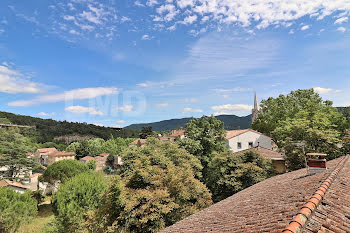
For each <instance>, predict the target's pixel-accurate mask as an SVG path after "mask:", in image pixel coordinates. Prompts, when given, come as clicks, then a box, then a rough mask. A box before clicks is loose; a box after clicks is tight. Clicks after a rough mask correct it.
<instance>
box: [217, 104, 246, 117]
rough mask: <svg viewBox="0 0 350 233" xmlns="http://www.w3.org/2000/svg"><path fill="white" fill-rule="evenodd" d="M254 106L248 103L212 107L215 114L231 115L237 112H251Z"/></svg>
mask: <svg viewBox="0 0 350 233" xmlns="http://www.w3.org/2000/svg"><path fill="white" fill-rule="evenodd" d="M252 108H253V106H250V105H246V104H224V105H217V106H213V107H211V109H212V110H214V111H215V112H214V115H216V116H217V115H230V114H234V113H237V112H241V113H242V112H249V111H251V110H252Z"/></svg>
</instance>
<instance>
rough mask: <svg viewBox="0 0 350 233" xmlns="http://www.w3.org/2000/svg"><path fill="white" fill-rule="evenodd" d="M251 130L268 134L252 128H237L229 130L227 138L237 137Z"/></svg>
mask: <svg viewBox="0 0 350 233" xmlns="http://www.w3.org/2000/svg"><path fill="white" fill-rule="evenodd" d="M249 131H250V132H254V133H257V134H261V135H264V136H266V135H265V134H263V133H260V132H258V131H255V130H252V129H235V130H227V131H226V137H225V138H226V139H227V140H228V139H231V138H234V137H237V136H239V135H241V134H244V133H246V132H249ZM266 137H268V136H266Z"/></svg>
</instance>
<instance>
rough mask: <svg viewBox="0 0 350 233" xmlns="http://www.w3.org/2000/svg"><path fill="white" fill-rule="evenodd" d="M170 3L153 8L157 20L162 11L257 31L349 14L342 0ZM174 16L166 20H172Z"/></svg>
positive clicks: (188, 0)
mask: <svg viewBox="0 0 350 233" xmlns="http://www.w3.org/2000/svg"><path fill="white" fill-rule="evenodd" d="M173 2H174V4H169V2H166V3H164V4H163V5H161V6H160V7H159V8H158V9H157V13H158V14H159V16H160V17H163V13H164V11H165V9H170V8H171V12H177V13H176V15H179V16H180V15H181V17H182V19H180V21H183V19H184V18H186V17H188V15H191V14H197V15H198V16H199V17H200V18H199V22H205V21H208V19H209V17H210V18H211V20H210V23H211V24H212V25H213V26H215V25H216V26H217V28H220V24H222V25H227V24H234V25H236V24H240V25H242V26H243V27H247V26H250V25H252V24H257V28H266V27H268V26H271V25H273V26H275V25H280V26H285V27H288V25H290V24H291V23H292V22H295V21H297V20H299V19H301V18H303V17H305V16H309V17H317V19H318V20H321V19H324V18H325V17H326V16H328V15H331V14H333V13H335V12H338V11H340V12H350V4H349V2H348V1H345V0H333V1H325V0H316V1H309V0H280V1H279V0H272V1H258V0H245V1H243V2H242V1H239V0H217V1H213V0H198V1H196V0H174V1H173ZM174 18H175V17H172V18H171V19H170V18H168V20H170V21H171V20H173V19H174Z"/></svg>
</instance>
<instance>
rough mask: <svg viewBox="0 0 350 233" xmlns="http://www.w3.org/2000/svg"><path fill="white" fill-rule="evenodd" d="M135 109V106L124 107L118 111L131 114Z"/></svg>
mask: <svg viewBox="0 0 350 233" xmlns="http://www.w3.org/2000/svg"><path fill="white" fill-rule="evenodd" d="M133 109H134V106H133V105H124V106H121V107H119V108H118V110H119V111H122V112H131V111H132V110H133Z"/></svg>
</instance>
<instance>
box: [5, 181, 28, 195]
mask: <svg viewBox="0 0 350 233" xmlns="http://www.w3.org/2000/svg"><path fill="white" fill-rule="evenodd" d="M0 188H10V189H12V190H14V191H15V192H17V193H24V192H25V191H26V190H27V188H26V187H25V186H24V185H23V184H21V183H18V182H15V181H11V180H0Z"/></svg>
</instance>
